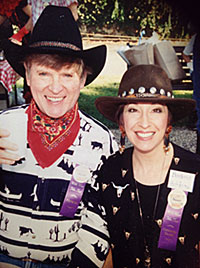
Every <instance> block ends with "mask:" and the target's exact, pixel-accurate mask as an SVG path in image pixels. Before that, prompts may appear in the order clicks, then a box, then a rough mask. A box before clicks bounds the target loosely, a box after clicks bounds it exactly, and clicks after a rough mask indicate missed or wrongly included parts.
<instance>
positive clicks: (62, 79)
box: [25, 62, 86, 118]
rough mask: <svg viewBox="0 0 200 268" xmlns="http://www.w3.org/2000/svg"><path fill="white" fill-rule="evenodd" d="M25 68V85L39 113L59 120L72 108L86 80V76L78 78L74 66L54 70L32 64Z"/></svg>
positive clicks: (78, 75)
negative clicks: (29, 90) (28, 88)
mask: <svg viewBox="0 0 200 268" xmlns="http://www.w3.org/2000/svg"><path fill="white" fill-rule="evenodd" d="M25 68H26V79H27V84H28V85H29V86H30V89H31V93H32V95H33V98H34V100H35V102H36V103H37V105H38V108H39V109H40V111H41V112H43V113H44V114H46V115H48V116H49V117H52V118H59V117H61V116H63V115H64V114H65V113H66V112H68V111H69V110H71V109H72V108H73V106H74V105H75V103H76V102H77V100H78V98H79V94H80V90H81V89H82V88H83V87H84V84H85V80H86V74H85V75H83V77H80V74H79V73H78V71H77V68H76V65H66V66H63V67H61V69H59V70H55V69H52V68H50V67H46V66H42V65H39V64H38V63H35V62H32V64H31V66H30V68H27V67H25Z"/></svg>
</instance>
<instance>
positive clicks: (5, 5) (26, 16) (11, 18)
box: [0, 0, 33, 103]
mask: <svg viewBox="0 0 200 268" xmlns="http://www.w3.org/2000/svg"><path fill="white" fill-rule="evenodd" d="M13 25H14V26H17V27H18V31H17V32H15V33H14V32H13V28H12V27H13ZM32 28H33V24H32V11H31V6H30V5H28V4H27V0H11V1H7V0H3V1H1V2H0V40H2V39H5V38H10V40H12V42H14V43H16V44H19V45H22V44H23V45H25V44H27V43H28V39H29V37H30V32H31V31H32ZM0 50H1V55H2V59H4V58H5V55H4V51H3V49H2V47H1V46H0ZM10 68H11V67H10ZM23 97H24V99H25V101H26V103H29V102H30V99H31V96H30V89H29V87H28V86H27V83H26V80H24V85H23Z"/></svg>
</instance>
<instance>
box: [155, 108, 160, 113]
mask: <svg viewBox="0 0 200 268" xmlns="http://www.w3.org/2000/svg"><path fill="white" fill-rule="evenodd" d="M153 112H154V113H162V109H161V108H155V109H153Z"/></svg>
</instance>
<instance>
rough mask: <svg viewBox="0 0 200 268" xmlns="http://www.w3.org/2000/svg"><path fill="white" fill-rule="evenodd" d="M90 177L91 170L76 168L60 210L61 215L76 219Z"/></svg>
mask: <svg viewBox="0 0 200 268" xmlns="http://www.w3.org/2000/svg"><path fill="white" fill-rule="evenodd" d="M90 177H91V175H90V171H89V168H87V167H86V166H80V165H78V166H76V167H75V169H74V171H73V174H72V178H71V180H70V183H69V186H68V189H67V192H66V195H65V198H64V201H63V204H62V207H61V210H60V214H61V215H63V216H65V217H69V218H73V217H74V214H75V213H76V210H77V208H78V205H79V203H80V200H81V198H82V195H83V192H84V189H85V185H86V183H87V181H88V180H89V179H90Z"/></svg>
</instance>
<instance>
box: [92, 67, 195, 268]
mask: <svg viewBox="0 0 200 268" xmlns="http://www.w3.org/2000/svg"><path fill="white" fill-rule="evenodd" d="M95 104H96V107H97V109H98V110H99V112H100V113H101V114H103V115H104V116H105V117H106V118H107V119H109V120H112V121H115V122H117V123H118V125H119V128H120V131H121V133H122V137H121V150H120V151H119V152H117V153H116V154H114V155H112V156H110V157H109V158H108V160H107V161H106V162H105V163H104V164H103V166H102V167H101V170H100V172H99V176H98V182H99V183H100V184H101V185H102V187H101V189H102V190H101V197H100V200H102V205H103V206H105V209H106V218H105V219H106V221H107V222H108V230H109V233H110V244H111V248H112V255H113V265H114V267H117V268H122V267H123V268H124V267H127V268H133V267H138V268H139V267H140V268H144V267H152V268H157V267H162V268H164V267H170V268H188V267H190V268H197V267H199V265H200V263H199V241H200V233H199V230H200V157H199V155H198V154H194V153H192V152H189V151H186V150H185V149H183V148H181V147H179V146H177V145H176V144H173V143H171V142H170V141H169V134H170V132H171V130H172V124H173V123H174V122H176V121H177V120H179V119H182V118H183V117H185V116H187V115H188V114H189V112H191V111H192V110H194V108H195V101H194V100H192V99H181V98H174V97H173V92H172V85H171V82H170V79H169V78H168V76H167V74H166V73H165V72H164V70H162V69H161V68H160V67H159V66H157V65H137V66H134V67H131V68H129V70H128V71H126V72H125V74H124V75H123V77H122V80H121V82H120V85H119V91H118V96H116V97H111V96H110V97H106V96H103V97H99V98H97V100H96V102H95ZM126 136H127V138H128V140H129V141H130V142H131V143H132V145H133V147H129V148H127V149H125V137H126Z"/></svg>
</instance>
